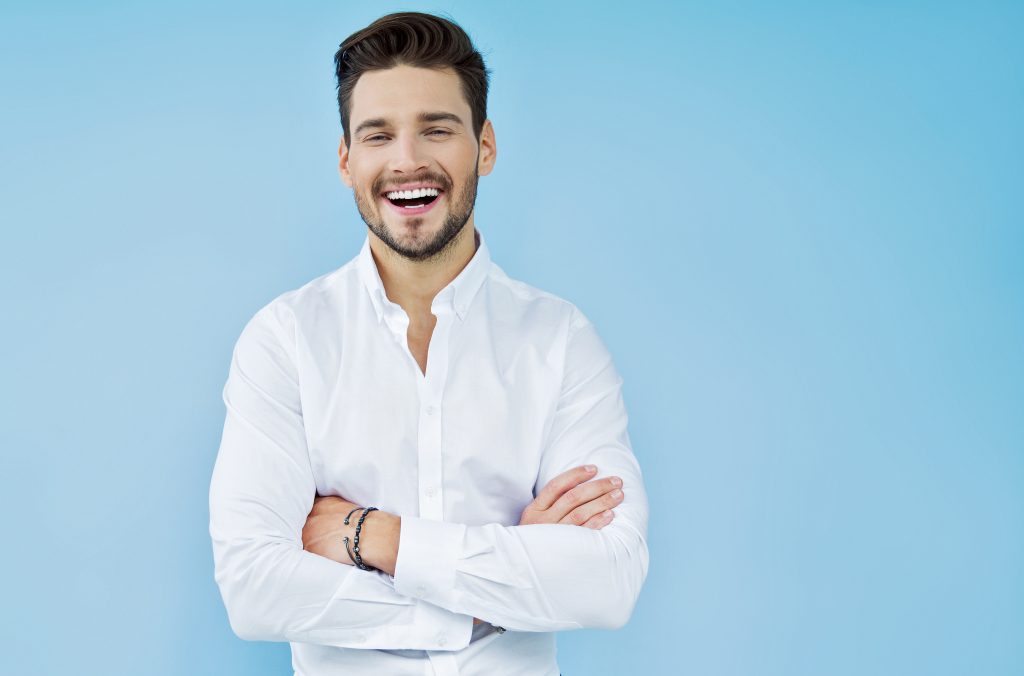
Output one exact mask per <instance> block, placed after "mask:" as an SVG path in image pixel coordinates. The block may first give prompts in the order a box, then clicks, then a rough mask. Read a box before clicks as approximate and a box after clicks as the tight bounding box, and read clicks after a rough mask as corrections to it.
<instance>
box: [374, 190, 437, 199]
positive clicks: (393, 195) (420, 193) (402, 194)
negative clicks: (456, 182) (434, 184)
mask: <svg viewBox="0 0 1024 676" xmlns="http://www.w3.org/2000/svg"><path fill="white" fill-rule="evenodd" d="M437 193H438V190H437V188H416V189H415V190H395V191H394V192H389V193H387V195H386V197H387V198H388V199H389V200H411V199H414V198H416V197H426V196H428V195H434V196H437Z"/></svg>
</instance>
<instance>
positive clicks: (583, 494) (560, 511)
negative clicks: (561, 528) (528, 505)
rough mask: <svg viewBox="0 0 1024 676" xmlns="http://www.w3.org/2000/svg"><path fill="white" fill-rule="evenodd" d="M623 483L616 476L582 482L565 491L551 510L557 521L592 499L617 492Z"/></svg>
mask: <svg viewBox="0 0 1024 676" xmlns="http://www.w3.org/2000/svg"><path fill="white" fill-rule="evenodd" d="M621 485H622V481H621V480H620V479H619V477H616V476H610V477H605V478H603V479H594V480H593V481H588V482H586V483H582V484H580V485H578V486H574V487H573V488H571V489H569V490H567V491H566V492H565V493H563V494H562V497H560V498H558V499H557V500H555V504H553V505H552V506H551V507H550V511H551V512H552V513H553V515H554V518H555V520H556V521H557V520H560V519H561V518H562V517H563V516H565V515H566V514H568V513H569V512H571V511H572V510H574V509H576V508H577V507H579V506H580V505H585V504H587V503H588V502H590V501H591V500H596V499H598V498H600V497H601V496H602V495H605V494H607V493H613V492H615V491H616V490H618V489H619V488H620V487H621ZM606 506H613V505H606ZM588 516H589V515H588ZM581 523H582V522H581Z"/></svg>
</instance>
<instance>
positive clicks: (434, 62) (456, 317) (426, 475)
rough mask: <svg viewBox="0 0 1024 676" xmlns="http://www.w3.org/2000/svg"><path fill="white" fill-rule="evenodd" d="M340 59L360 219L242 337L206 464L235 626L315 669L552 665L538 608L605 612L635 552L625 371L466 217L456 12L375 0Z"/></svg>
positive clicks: (545, 620) (217, 556) (623, 607)
mask: <svg viewBox="0 0 1024 676" xmlns="http://www.w3.org/2000/svg"><path fill="white" fill-rule="evenodd" d="M335 63H336V68H337V76H338V102H339V107H340V113H341V120H342V128H343V131H344V136H343V138H342V141H341V144H340V148H339V160H340V162H339V168H340V171H341V177H342V179H343V180H344V182H345V183H346V184H347V185H348V186H349V187H351V188H352V190H353V192H354V195H355V200H356V204H357V206H358V208H359V213H360V214H361V216H362V218H363V220H364V221H365V222H366V225H367V227H368V233H367V240H366V243H365V244H364V245H363V248H362V251H361V252H360V253H359V255H358V256H357V257H356V258H354V259H353V260H351V261H350V262H349V263H347V264H346V265H344V266H342V267H341V268H339V269H337V270H335V271H333V272H331V273H329V274H326V275H324V276H322V277H319V278H317V279H315V280H313V281H311V282H310V283H308V284H306V285H305V286H303V287H301V288H299V289H296V290H294V291H290V292H288V293H285V294H283V295H281V296H279V297H278V298H276V299H274V300H273V301H271V302H270V303H269V304H268V305H266V306H265V307H263V308H262V309H261V310H260V311H259V312H257V313H256V315H255V316H254V317H253V318H252V319H251V320H250V321H249V323H248V324H247V325H246V327H245V329H244V330H243V331H242V334H241V336H240V337H239V339H238V342H237V344H236V346H235V350H234V354H233V356H232V361H231V368H230V371H229V376H228V380H227V383H226V385H225V387H224V393H223V394H224V403H225V405H226V407H227V417H226V420H225V424H224V433H223V438H222V441H221V446H220V451H219V453H218V456H217V462H216V465H215V468H214V472H213V480H212V484H211V489H210V534H211V536H212V539H213V550H214V561H215V579H216V581H217V584H218V585H219V586H220V590H221V594H222V596H223V599H224V603H225V605H226V607H227V611H228V617H229V619H230V623H231V627H232V629H233V630H234V631H235V633H236V634H238V635H239V636H240V637H242V638H245V639H252V640H268V641H290V642H291V644H292V662H293V666H294V669H295V672H296V673H297V674H305V675H307V676H314V675H317V674H338V673H348V674H389V675H397V676H401V675H403V674H409V675H412V674H417V675H420V674H423V673H435V674H452V675H454V674H461V675H463V676H468V675H470V674H481V675H483V674H487V675H492V674H510V673H522V674H538V675H539V674H558V673H559V672H558V665H557V663H556V659H555V634H554V632H556V631H559V630H565V629H578V628H584V627H600V628H617V627H621V626H623V625H624V624H625V623H626V621H627V620H628V618H629V617H630V615H631V613H632V609H633V607H634V604H635V603H636V599H637V596H638V594H639V593H640V589H641V587H642V585H643V583H644V580H645V579H646V576H647V568H648V550H647V543H646V535H647V517H648V505H647V497H646V493H645V491H644V487H643V482H642V477H641V473H640V468H639V466H638V464H637V462H636V459H635V457H634V456H633V453H632V451H631V449H630V442H629V437H628V435H627V431H626V412H625V408H624V406H623V402H622V397H621V383H622V380H621V378H620V377H619V375H618V373H617V372H616V370H615V367H614V365H613V363H612V360H611V357H610V355H609V354H608V351H607V349H606V348H605V346H604V345H603V344H602V342H601V340H600V339H599V337H598V336H597V334H596V332H595V330H594V327H593V325H592V324H591V323H590V322H588V321H587V319H586V318H585V317H584V316H583V315H582V314H581V313H580V311H579V310H578V309H577V308H575V307H574V306H573V305H572V304H571V303H569V302H567V301H565V300H562V299H560V298H557V297H555V296H553V295H551V294H548V293H545V292H543V291H539V290H537V289H535V288H533V287H530V286H528V285H526V284H524V283H522V282H518V281H515V280H512V279H510V278H509V277H508V276H506V275H505V273H504V272H503V271H502V270H501V268H499V267H498V266H497V265H495V264H494V263H493V262H491V260H490V256H489V251H488V248H487V246H486V244H485V242H484V240H483V237H482V236H481V235H480V233H479V232H478V231H477V230H476V227H475V224H474V220H473V205H474V202H475V199H476V188H477V181H478V177H479V176H481V175H487V174H488V173H490V171H491V169H492V167H493V166H494V162H495V157H496V145H495V137H494V129H493V127H492V125H491V122H490V120H487V115H486V101H487V71H486V69H485V67H484V63H483V59H482V58H481V57H480V54H479V53H478V52H477V51H476V50H475V49H474V48H473V46H472V44H471V42H470V40H469V38H468V36H467V35H466V34H465V33H464V32H463V31H462V29H460V28H459V27H458V26H457V25H455V24H454V23H452V22H449V21H447V20H445V19H441V18H438V17H434V16H431V15H427V14H418V13H399V14H392V15H389V16H386V17H383V18H381V19H379V20H378V21H376V22H374V23H373V24H371V25H370V26H368V27H367V28H365V29H363V30H361V31H359V32H357V33H355V34H354V35H352V36H350V37H349V38H348V39H347V40H345V42H344V43H342V45H341V48H340V49H339V51H338V53H337V55H336V57H335ZM321 496H323V497H321ZM371 507H372V508H375V509H370V508H371ZM612 508H614V513H613V511H612ZM613 516H614V519H613V518H612V517H613ZM427 661H429V662H430V665H429V667H428V665H426V664H425V663H426V662H427ZM431 668H432V671H431Z"/></svg>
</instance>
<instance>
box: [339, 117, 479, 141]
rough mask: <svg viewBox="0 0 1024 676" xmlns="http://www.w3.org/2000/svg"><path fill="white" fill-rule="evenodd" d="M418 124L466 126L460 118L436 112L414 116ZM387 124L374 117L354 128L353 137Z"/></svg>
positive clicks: (381, 119)
mask: <svg viewBox="0 0 1024 676" xmlns="http://www.w3.org/2000/svg"><path fill="white" fill-rule="evenodd" d="M416 119H417V120H418V121H419V122H454V123H455V124H457V125H459V126H462V127H465V126H466V124H465V123H464V122H463V121H462V118H461V117H459V116H458V115H456V114H455V113H447V112H444V111H438V112H433V113H420V114H419V115H417V116H416ZM388 124H389V122H388V120H387V119H385V118H383V117H375V118H373V119H370V120H364V121H363V122H361V123H360V124H359V126H358V127H356V130H355V132H353V133H354V135H356V136H358V135H359V134H361V133H362V132H364V131H366V130H368V129H376V128H378V127H386V126H388Z"/></svg>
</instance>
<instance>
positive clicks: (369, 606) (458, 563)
mask: <svg viewBox="0 0 1024 676" xmlns="http://www.w3.org/2000/svg"><path fill="white" fill-rule="evenodd" d="M289 335H294V333H293V332H290V331H287V330H283V328H282V326H281V324H280V320H279V319H278V318H277V317H276V315H275V314H274V313H273V312H269V311H266V309H264V310H263V311H261V312H259V313H257V315H256V316H255V317H254V318H253V319H252V320H251V321H250V322H249V324H247V326H246V328H245V330H244V331H243V332H242V335H241V336H240V338H239V340H238V343H237V344H236V346H235V350H234V353H233V355H232V361H231V368H230V372H229V376H228V381H227V383H226V385H225V387H224V391H223V397H224V403H225V405H226V408H227V416H226V418H225V423H224V432H223V437H222V441H221V447H220V451H219V453H218V456H217V461H216V464H215V466H214V471H213V478H212V482H211V488H210V535H211V538H212V540H213V551H214V564H215V575H214V576H215V580H216V581H217V584H218V585H219V587H220V591H221V595H222V597H223V600H224V603H225V606H226V608H227V611H228V618H229V621H230V623H231V627H232V629H233V630H234V631H235V633H236V634H237V635H238V636H239V637H241V638H244V639H250V640H269V641H294V642H306V643H318V644H323V645H332V646H337V647H352V648H384V649H403V648H404V649H423V650H459V649H461V648H463V647H465V646H466V645H468V643H469V638H470V634H471V630H472V621H473V618H474V617H479V618H483V619H485V620H487V621H488V622H491V623H493V624H496V625H500V626H503V627H505V628H506V629H508V630H511V631H558V630H564V629H577V628H584V627H595V628H618V627H621V626H623V625H624V624H625V623H626V621H627V620H628V619H629V616H630V615H631V614H632V610H633V607H634V605H635V603H636V600H637V597H638V595H639V593H640V589H641V587H642V586H643V582H644V580H645V579H646V576H647V568H648V550H647V543H646V530H647V514H648V506H647V497H646V493H645V491H644V487H643V482H642V477H641V474H640V468H639V466H638V464H637V462H636V459H635V458H634V456H633V454H632V452H631V450H630V446H629V438H628V436H627V433H626V413H625V408H624V406H623V403H622V397H621V382H622V381H621V378H620V377H619V376H618V374H617V372H616V371H615V368H614V366H613V365H612V362H611V357H610V355H609V354H608V352H607V350H606V348H605V347H604V345H603V344H602V343H601V341H600V339H599V338H598V337H597V334H596V332H595V331H594V329H593V327H592V325H591V324H590V323H589V322H588V321H586V319H585V318H583V317H582V315H579V314H577V315H576V321H575V322H574V323H573V325H572V328H571V329H570V335H569V337H568V339H567V341H568V343H567V348H566V349H567V352H566V359H567V361H566V369H565V375H564V379H563V386H562V393H561V398H560V401H559V404H558V407H557V409H556V411H555V412H554V413H553V422H552V424H551V427H550V433H549V436H548V441H547V445H546V446H545V449H544V453H543V456H542V460H541V466H540V470H539V474H538V485H541V486H542V485H546V484H548V483H549V482H551V481H552V479H554V478H555V477H557V476H558V475H560V474H563V473H565V472H567V471H569V470H571V469H573V468H575V467H578V466H579V465H581V464H584V463H590V464H594V465H596V466H597V467H598V468H599V469H598V471H599V474H600V475H606V476H610V475H615V476H618V477H621V478H622V483H623V486H622V488H623V491H624V492H625V494H626V497H625V498H624V499H623V500H622V501H621V503H620V504H619V505H618V506H617V507H616V508H615V511H616V517H615V519H614V520H613V521H612V522H611V523H609V524H607V525H606V526H605V527H602V528H601V529H594V528H580V527H578V526H576V525H570V524H567V523H529V524H525V525H516V526H504V525H501V524H496V523H495V524H486V525H482V526H466V525H463V524H457V523H446V522H438V521H431V520H427V519H422V518H419V517H415V516H408V515H402V516H401V521H400V529H399V530H400V538H398V539H397V541H396V542H395V543H394V546H395V550H394V560H395V567H394V571H393V573H394V575H393V576H392V575H391V574H390V573H391V571H388V572H378V571H363V570H360V569H358V568H356V567H354V566H351V565H345V564H344V563H342V562H339V561H337V560H332V559H331V558H329V557H327V556H321V555H318V554H315V553H312V552H311V551H306V550H305V549H304V548H303V541H302V531H303V527H304V525H305V524H306V521H307V517H308V516H310V513H311V511H312V508H313V506H314V499H315V497H316V486H315V482H314V479H313V473H312V470H311V467H310V464H309V455H308V451H307V447H306V441H305V433H304V428H303V422H302V411H301V406H300V402H299V392H298V382H297V375H296V372H295V366H294V364H295V353H294V350H295V346H294V343H293V342H292V341H290V340H289ZM597 478H600V477H597ZM395 516H396V518H397V515H395ZM370 519H372V515H371V517H370V518H368V520H367V523H366V524H364V529H368V528H369V527H370V525H371V521H370ZM381 523H382V520H378V525H380V524H381ZM366 532H367V533H368V532H369V531H368V530H367V531H366ZM371 541H372V539H371V538H368V539H367V543H368V544H369V543H370V542H371ZM384 541H385V540H380V541H379V542H381V543H383V542H384ZM345 556H346V558H347V555H345ZM371 556H372V555H371ZM385 556H386V555H385ZM377 562H378V563H382V564H383V565H385V566H387V564H386V563H385V559H384V558H382V559H380V560H378V561H377ZM367 563H368V564H369V565H375V563H374V562H373V561H367ZM439 630H443V632H442V635H447V637H448V639H447V640H439V639H438V636H439Z"/></svg>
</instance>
